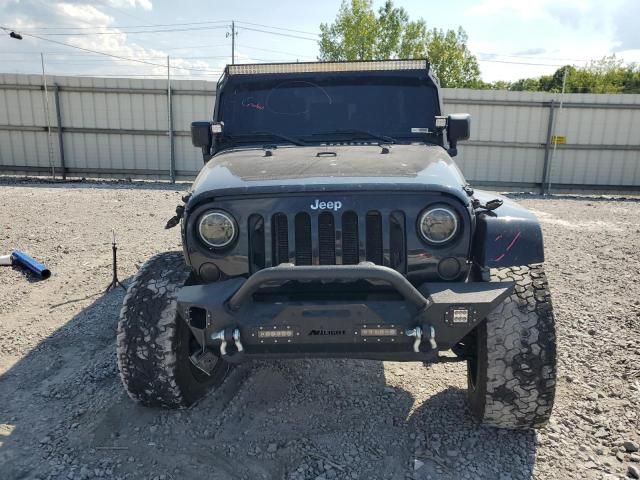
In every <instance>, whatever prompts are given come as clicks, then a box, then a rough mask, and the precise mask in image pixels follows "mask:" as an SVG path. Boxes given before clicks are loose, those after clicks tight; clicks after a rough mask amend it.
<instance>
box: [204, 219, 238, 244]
mask: <svg viewBox="0 0 640 480" xmlns="http://www.w3.org/2000/svg"><path fill="white" fill-rule="evenodd" d="M198 232H199V233H200V238H201V239H202V241H203V242H204V243H206V244H207V245H209V246H210V247H213V248H223V247H226V246H227V245H229V244H230V243H231V242H233V240H234V239H235V237H236V223H235V221H234V220H233V217H231V215H229V214H228V213H225V212H221V211H212V212H207V213H205V214H204V215H202V217H201V218H200V223H199V224H198Z"/></svg>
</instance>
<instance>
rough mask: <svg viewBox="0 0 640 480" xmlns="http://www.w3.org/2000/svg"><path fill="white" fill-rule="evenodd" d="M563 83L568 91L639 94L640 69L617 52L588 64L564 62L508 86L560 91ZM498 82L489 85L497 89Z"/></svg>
mask: <svg viewBox="0 0 640 480" xmlns="http://www.w3.org/2000/svg"><path fill="white" fill-rule="evenodd" d="M565 75H566V82H565ZM563 82H565V92H567V93H640V68H639V67H638V65H637V64H635V63H631V64H628V65H625V63H624V62H623V61H622V60H620V59H618V58H617V57H616V56H615V55H610V56H607V57H603V58H601V59H599V60H592V61H591V62H589V64H588V65H586V66H585V67H575V66H573V65H565V66H564V67H561V68H559V69H558V70H556V71H555V73H554V74H553V75H543V76H541V77H538V78H525V79H522V80H518V81H517V82H513V83H510V84H509V85H507V88H508V89H509V90H516V91H522V90H529V91H541V92H554V93H558V92H561V91H562V84H563ZM497 83H498V82H496V83H494V84H492V85H490V86H489V88H498V85H497ZM501 86H502V87H504V86H505V85H504V84H503V85H501Z"/></svg>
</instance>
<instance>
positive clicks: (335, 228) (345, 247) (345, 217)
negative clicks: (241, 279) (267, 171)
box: [248, 210, 407, 273]
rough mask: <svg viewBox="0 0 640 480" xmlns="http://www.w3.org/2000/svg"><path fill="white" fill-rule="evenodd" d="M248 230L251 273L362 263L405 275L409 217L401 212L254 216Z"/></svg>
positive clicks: (327, 212)
mask: <svg viewBox="0 0 640 480" xmlns="http://www.w3.org/2000/svg"><path fill="white" fill-rule="evenodd" d="M248 227H249V238H248V246H249V252H248V253H249V262H250V267H251V272H255V271H257V270H260V269H262V268H265V267H267V266H275V265H279V264H281V263H294V264H295V265H357V264H358V263H359V262H363V261H369V262H373V263H375V264H377V265H386V266H389V267H391V268H393V269H395V270H398V271H400V272H402V273H406V267H407V254H406V219H405V214H404V212H401V211H398V210H396V211H392V212H390V213H386V214H383V213H381V212H379V211H377V210H372V211H368V212H362V213H358V212H354V211H346V212H343V213H336V212H330V211H324V212H321V213H313V214H310V213H307V212H299V213H295V214H290V215H287V214H284V213H276V214H274V215H272V216H271V217H266V218H265V217H263V216H262V215H259V214H253V215H251V216H250V217H249V225H248ZM269 257H270V258H269ZM269 260H271V261H269Z"/></svg>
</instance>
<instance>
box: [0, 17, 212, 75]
mask: <svg viewBox="0 0 640 480" xmlns="http://www.w3.org/2000/svg"><path fill="white" fill-rule="evenodd" d="M0 28H1V29H3V30H6V31H9V30H10V29H9V28H7V27H3V26H1V25H0ZM23 35H25V36H27V37H33V38H37V39H38V40H42V41H44V42H51V43H55V44H58V45H63V46H65V47H69V48H75V49H77V50H82V51H84V52H89V53H95V54H97V55H104V56H105V57H111V58H117V59H119V60H125V61H127V62H135V63H142V64H145V65H152V66H154V67H162V68H165V67H166V64H165V65H163V64H159V63H153V62H147V61H145V60H138V59H136V58H130V57H123V56H121V55H114V54H111V53H106V52H100V51H98V50H91V49H89V48H84V47H78V46H77V45H71V44H70V43H64V42H59V41H58V40H51V39H50V38H42V37H39V36H38V35H33V34H32V33H24V34H23ZM174 68H180V69H182V70H192V71H194V72H197V71H200V72H210V71H211V70H205V69H202V68H190V67H174Z"/></svg>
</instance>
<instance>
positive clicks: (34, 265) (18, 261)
mask: <svg viewBox="0 0 640 480" xmlns="http://www.w3.org/2000/svg"><path fill="white" fill-rule="evenodd" d="M11 263H12V264H13V265H20V266H21V267H24V268H27V269H29V270H31V271H32V272H33V273H35V274H36V275H37V276H38V277H40V278H42V279H43V280H44V279H47V278H49V277H50V276H51V271H50V270H49V269H48V268H47V267H45V266H44V265H43V264H41V263H40V262H38V261H37V260H35V259H34V258H32V257H30V256H29V255H27V254H26V253H24V252H21V251H19V250H14V251H13V252H11Z"/></svg>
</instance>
